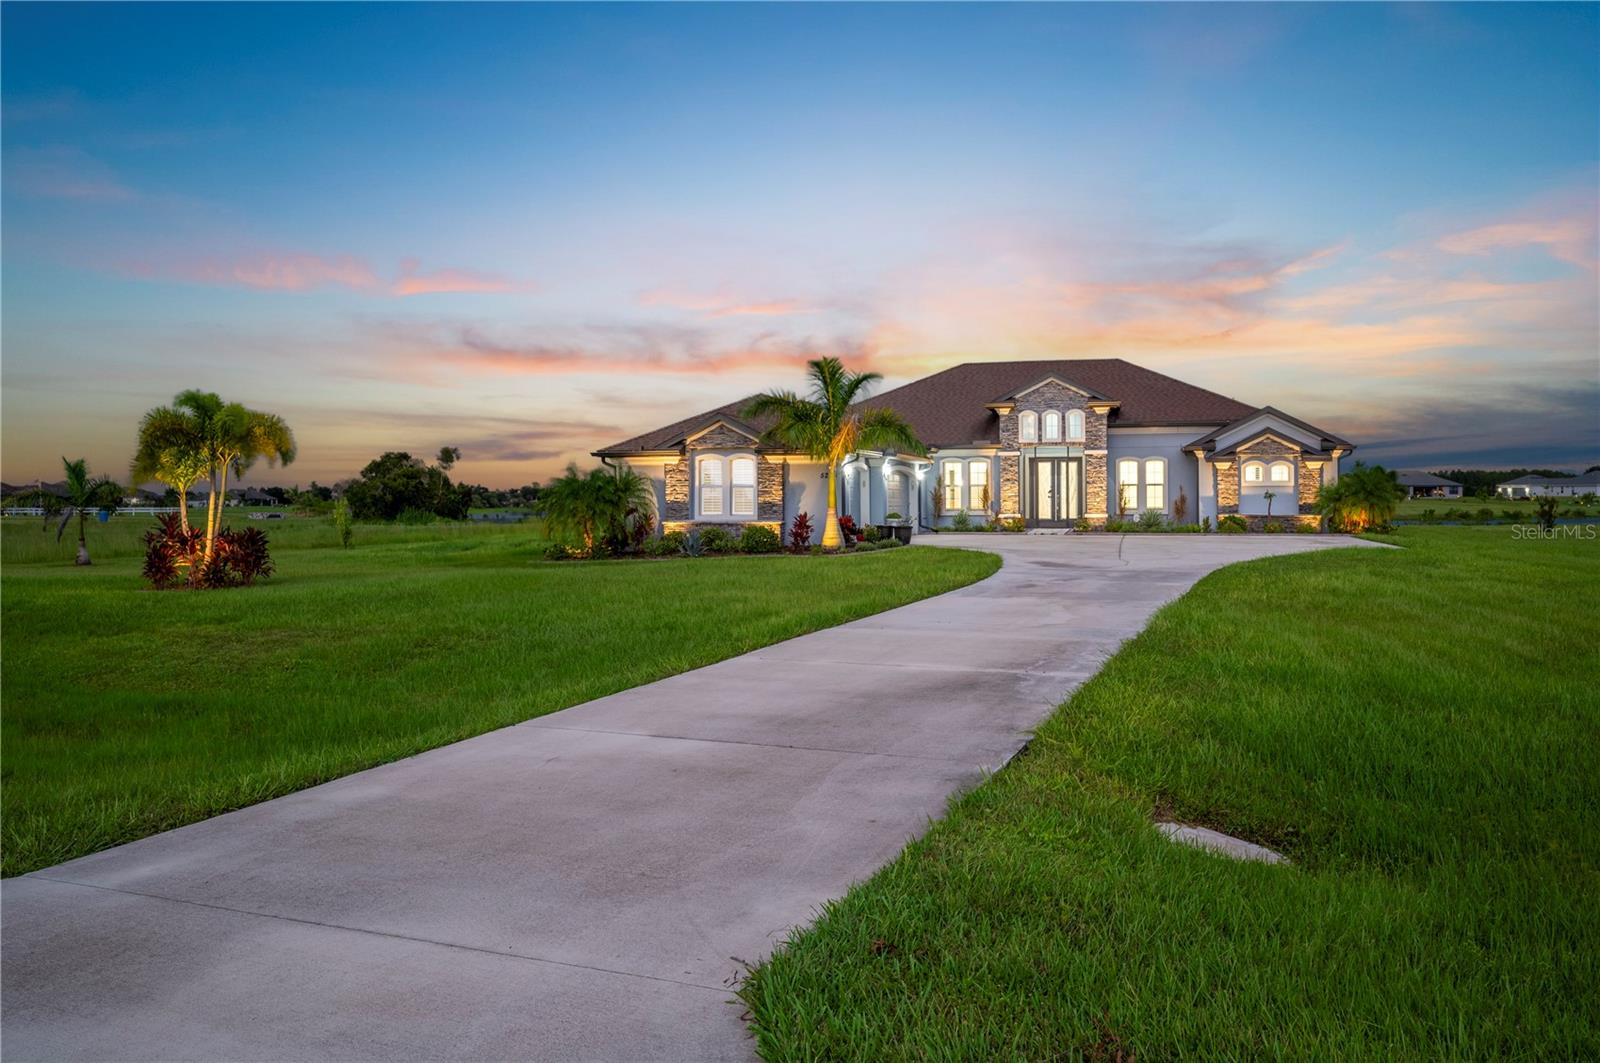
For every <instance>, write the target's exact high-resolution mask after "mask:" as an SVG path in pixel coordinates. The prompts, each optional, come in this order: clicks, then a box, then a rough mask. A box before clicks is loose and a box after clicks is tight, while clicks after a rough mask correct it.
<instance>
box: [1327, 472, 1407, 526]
mask: <svg viewBox="0 0 1600 1063" xmlns="http://www.w3.org/2000/svg"><path fill="white" fill-rule="evenodd" d="M1404 494H1405V492H1404V491H1403V490H1402V489H1401V487H1400V485H1399V483H1398V482H1397V481H1396V480H1395V475H1394V473H1392V472H1390V471H1389V470H1388V469H1385V468H1384V467H1383V466H1382V465H1363V464H1362V463H1361V462H1359V461H1358V462H1356V464H1355V467H1354V468H1352V469H1351V470H1350V471H1349V472H1347V473H1345V474H1344V475H1343V476H1341V477H1339V478H1338V479H1337V480H1335V481H1334V482H1333V483H1331V484H1323V485H1322V489H1321V490H1320V491H1318V492H1317V510H1318V511H1319V512H1320V513H1322V515H1323V516H1325V517H1327V518H1328V520H1329V522H1330V523H1332V524H1333V525H1335V526H1336V527H1338V528H1341V529H1343V530H1345V531H1350V532H1363V531H1366V530H1367V529H1368V528H1372V527H1382V526H1383V525H1385V524H1388V523H1389V522H1390V521H1391V520H1393V519H1394V514H1395V510H1397V509H1398V508H1399V507H1400V499H1401V498H1403V497H1404Z"/></svg>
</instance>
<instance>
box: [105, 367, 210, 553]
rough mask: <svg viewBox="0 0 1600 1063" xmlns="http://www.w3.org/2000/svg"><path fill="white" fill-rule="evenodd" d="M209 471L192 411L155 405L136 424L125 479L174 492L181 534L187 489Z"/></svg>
mask: <svg viewBox="0 0 1600 1063" xmlns="http://www.w3.org/2000/svg"><path fill="white" fill-rule="evenodd" d="M196 394H198V392H197V393H196ZM213 397H215V396H213ZM218 405H219V406H220V405H221V403H220V400H219V402H218ZM209 470H210V461H209V459H208V457H207V454H206V439H205V431H204V426H203V425H202V424H201V421H200V418H199V417H197V416H196V415H195V413H194V412H193V411H192V410H190V409H185V408H183V407H180V406H178V405H177V404H176V403H174V404H173V405H171V406H157V407H156V408H155V409H153V410H150V411H148V412H147V413H146V414H145V415H144V417H143V418H142V419H141V420H140V421H139V442H138V445H137V446H136V447H135V448H134V454H133V465H132V468H131V469H130V470H129V473H128V477H129V479H130V480H131V481H132V483H133V484H134V485H138V484H140V483H143V482H145V481H147V480H159V481H160V482H161V483H164V484H166V485H167V486H168V487H170V488H172V489H173V490H174V491H176V492H177V493H178V506H179V509H178V519H179V521H180V522H181V523H182V525H183V530H184V532H185V533H187V532H188V531H189V488H191V487H193V486H194V485H195V484H196V483H199V482H200V480H201V478H202V477H204V476H205V475H206V473H207V472H208V471H209Z"/></svg>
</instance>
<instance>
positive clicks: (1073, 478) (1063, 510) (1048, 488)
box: [1033, 458, 1083, 525]
mask: <svg viewBox="0 0 1600 1063" xmlns="http://www.w3.org/2000/svg"><path fill="white" fill-rule="evenodd" d="M1082 478H1083V462H1082V461H1081V460H1079V459H1078V458H1038V459H1036V460H1035V461H1034V463H1033V522H1034V523H1035V524H1041V525H1052V524H1066V523H1068V522H1070V521H1074V520H1077V519H1078V518H1079V517H1081V516H1083V502H1082V499H1083V484H1082Z"/></svg>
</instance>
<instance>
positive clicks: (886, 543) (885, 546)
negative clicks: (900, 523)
mask: <svg viewBox="0 0 1600 1063" xmlns="http://www.w3.org/2000/svg"><path fill="white" fill-rule="evenodd" d="M904 545H905V543H903V542H901V541H900V540H899V539H896V538H895V537H894V536H892V535H891V536H889V537H888V538H887V539H882V540H879V542H878V549H879V550H892V549H894V548H895V547H897V546H904Z"/></svg>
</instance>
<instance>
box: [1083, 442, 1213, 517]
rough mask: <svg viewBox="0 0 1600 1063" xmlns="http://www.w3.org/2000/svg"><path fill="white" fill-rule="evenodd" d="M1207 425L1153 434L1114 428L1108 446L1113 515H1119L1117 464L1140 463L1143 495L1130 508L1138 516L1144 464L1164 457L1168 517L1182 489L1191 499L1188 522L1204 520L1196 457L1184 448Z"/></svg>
mask: <svg viewBox="0 0 1600 1063" xmlns="http://www.w3.org/2000/svg"><path fill="white" fill-rule="evenodd" d="M1204 431H1205V427H1204V426H1195V427H1193V428H1189V427H1185V428H1179V429H1174V430H1171V431H1167V430H1161V431H1152V430H1147V429H1142V428H1112V429H1111V434H1110V438H1109V439H1108V441H1107V443H1106V451H1107V453H1106V476H1107V480H1108V484H1109V488H1108V491H1107V504H1108V507H1109V510H1108V511H1109V512H1110V513H1111V514H1112V516H1115V515H1116V512H1117V462H1118V461H1119V460H1121V459H1123V458H1133V459H1135V460H1137V461H1138V462H1139V476H1140V482H1139V487H1140V489H1139V496H1138V504H1137V505H1136V506H1135V507H1134V508H1132V509H1130V510H1129V511H1128V512H1129V513H1130V514H1137V513H1139V512H1142V511H1143V510H1144V508H1145V507H1144V461H1145V459H1146V458H1162V459H1164V460H1165V461H1166V463H1167V490H1166V496H1167V497H1166V503H1167V504H1166V506H1165V507H1163V510H1162V511H1163V512H1165V513H1166V514H1167V515H1168V516H1171V514H1172V500H1173V499H1174V498H1177V497H1178V491H1179V490H1180V489H1181V490H1182V491H1183V493H1184V496H1185V498H1187V499H1188V512H1187V513H1186V514H1185V515H1184V518H1183V519H1184V521H1185V522H1186V523H1194V522H1196V521H1198V520H1199V519H1200V508H1199V507H1200V476H1199V472H1198V469H1197V467H1196V465H1195V460H1194V456H1193V455H1192V454H1186V453H1184V451H1183V445H1184V444H1185V443H1188V442H1190V441H1191V440H1193V439H1194V438H1196V437H1197V436H1199V435H1200V434H1201V433H1202V432H1204Z"/></svg>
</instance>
